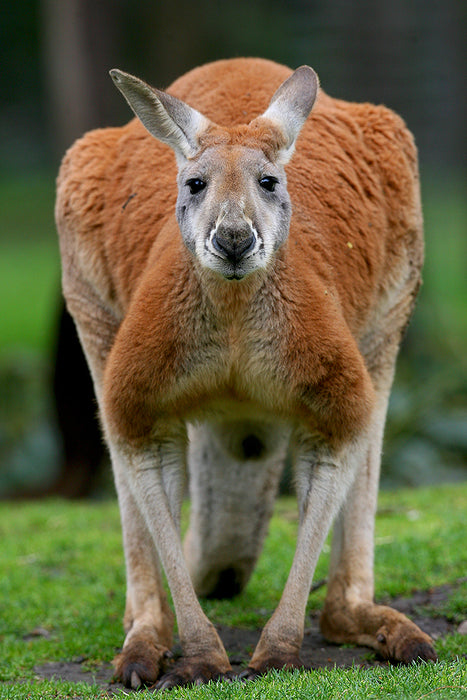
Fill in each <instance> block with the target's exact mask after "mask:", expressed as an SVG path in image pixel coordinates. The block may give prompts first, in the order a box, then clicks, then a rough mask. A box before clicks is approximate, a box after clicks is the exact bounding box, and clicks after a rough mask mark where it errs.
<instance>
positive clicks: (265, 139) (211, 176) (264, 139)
mask: <svg viewBox="0 0 467 700" xmlns="http://www.w3.org/2000/svg"><path fill="white" fill-rule="evenodd" d="M111 76H112V78H113V80H114V82H115V84H116V86H117V87H118V88H119V90H120V91H121V92H122V93H123V95H124V97H125V98H126V100H127V101H128V103H129V105H130V107H131V108H132V109H133V111H134V112H135V114H136V116H137V117H138V118H139V119H140V121H141V122H142V123H143V125H144V126H145V127H146V129H147V130H148V131H149V132H150V133H151V134H152V135H153V136H155V137H156V138H157V139H159V140H160V141H163V142H164V143H166V144H168V145H169V146H171V147H172V148H173V150H174V151H175V155H176V158H177V165H178V199H177V207H176V216H177V220H178V224H179V227H180V231H181V234H182V237H183V240H184V242H185V245H186V246H187V248H188V249H189V250H190V251H191V252H192V253H193V255H194V256H195V257H196V259H197V260H198V262H199V263H200V265H201V266H202V267H207V268H210V269H212V270H214V271H216V272H218V273H219V274H220V275H222V276H223V277H224V278H226V279H237V280H239V279H242V278H243V277H245V275H247V274H249V273H251V272H253V271H254V270H256V269H258V268H263V267H266V266H267V264H268V262H269V261H270V260H271V258H272V257H273V255H274V253H275V251H276V250H277V249H278V248H279V247H280V246H281V245H282V244H283V243H284V241H285V239H286V238H287V235H288V231H289V224H290V216H291V205H290V199H289V195H288V192H287V181H286V175H285V170H284V166H285V165H286V163H287V162H288V161H289V160H290V158H291V156H292V154H293V151H294V147H295V142H296V139H297V137H298V134H299V133H300V129H301V128H302V126H303V124H304V122H305V120H306V118H307V117H308V114H309V113H310V111H311V109H312V107H313V104H314V102H315V99H316V94H317V91H318V78H317V76H316V74H315V72H314V71H313V70H312V69H311V68H309V67H308V66H302V67H301V68H298V69H297V70H296V71H295V72H294V73H293V74H292V75H291V76H290V77H289V78H288V79H287V80H286V81H285V82H284V83H283V84H282V85H281V86H280V87H279V89H278V90H277V91H276V92H275V94H274V95H273V97H272V100H271V103H270V105H269V107H268V108H267V110H266V111H265V112H264V114H262V115H261V116H260V117H257V118H256V119H254V120H253V121H252V122H250V124H242V125H239V126H235V127H229V128H227V127H226V128H224V127H221V126H219V125H217V124H214V123H213V122H211V121H210V120H209V119H207V118H206V117H205V116H203V115H202V114H200V113H199V112H197V111H196V110H195V109H193V108H192V107H189V106H188V105H187V104H185V103H184V102H182V101H181V100H179V99H177V98H175V97H173V96H172V95H168V94H167V93H164V92H161V91H160V90H156V89H154V88H151V87H150V86H149V85H147V84H146V83H144V82H143V81H141V80H139V79H138V78H135V77H134V76H132V75H128V74H127V73H123V72H121V71H119V70H112V71H111Z"/></svg>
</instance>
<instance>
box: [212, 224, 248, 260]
mask: <svg viewBox="0 0 467 700" xmlns="http://www.w3.org/2000/svg"><path fill="white" fill-rule="evenodd" d="M255 243H256V238H255V236H254V234H252V233H251V232H248V235H247V236H244V235H242V234H239V233H238V232H229V231H228V230H227V231H225V230H223V231H216V233H215V234H214V236H213V238H212V244H213V246H214V248H215V249H216V250H217V252H218V253H220V254H221V255H222V257H223V258H226V259H227V260H228V261H229V262H230V263H232V264H236V263H239V262H240V260H241V259H242V258H244V257H245V255H246V254H247V253H249V252H250V250H252V249H253V248H254V246H255Z"/></svg>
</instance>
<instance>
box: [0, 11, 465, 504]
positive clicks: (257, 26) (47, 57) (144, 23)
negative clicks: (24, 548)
mask: <svg viewBox="0 0 467 700" xmlns="http://www.w3.org/2000/svg"><path fill="white" fill-rule="evenodd" d="M0 52H1V55H0V59H1V71H2V90H1V91H0V204H2V206H3V207H4V209H5V212H4V214H5V215H4V216H2V219H3V222H4V224H3V225H4V227H5V228H4V230H1V228H0V256H1V255H2V254H5V255H10V254H12V253H11V251H12V250H16V251H17V255H18V261H20V262H21V260H22V259H23V258H24V256H25V255H27V252H28V250H32V248H30V247H29V246H30V245H32V243H33V242H37V241H38V240H39V239H41V240H42V238H43V239H44V240H47V241H51V240H52V238H53V236H54V232H53V221H52V209H53V179H54V176H55V172H56V170H57V168H58V164H59V161H60V158H61V156H62V154H63V152H64V150H65V149H66V147H67V146H68V145H70V144H71V143H72V142H73V140H74V139H75V138H76V137H78V136H80V135H81V134H82V133H83V132H84V131H86V130H87V129H90V128H95V127H99V126H107V125H115V124H122V123H124V122H125V121H127V120H128V118H129V116H130V114H129V110H128V108H127V106H126V104H125V103H124V101H123V100H122V98H121V96H120V95H119V94H118V93H117V91H116V90H115V88H114V86H113V84H112V82H111V80H110V78H109V76H108V71H109V69H110V68H113V67H118V68H121V69H123V70H126V71H128V72H130V73H135V74H136V75H139V76H140V77H142V78H144V79H145V80H147V81H148V82H150V83H152V84H153V85H155V86H157V87H162V88H163V87H165V86H167V85H168V84H169V83H170V82H171V81H172V80H173V79H175V78H176V77H177V76H179V75H180V74H181V73H183V72H185V71H187V70H189V69H190V68H192V67H194V66H196V65H198V64H200V63H203V62H206V61H210V60H215V59H218V58H224V57H233V56H262V57H265V58H270V59H273V60H276V61H278V62H282V63H285V64H288V65H290V66H291V67H297V66H299V65H301V64H303V63H307V64H309V65H311V66H313V67H314V68H315V70H316V71H317V72H318V74H319V76H320V79H321V85H322V87H323V89H324V90H326V92H328V93H330V94H332V95H334V96H336V97H341V98H344V99H348V100H352V101H370V102H376V103H384V104H386V105H387V106H389V107H391V108H393V109H394V110H396V111H397V112H399V113H400V114H401V115H402V116H403V117H404V118H405V120H406V122H407V124H408V126H409V128H410V129H411V130H412V131H413V133H414V134H415V137H416V141H417V144H418V147H419V153H420V163H421V173H422V184H423V198H424V204H425V218H426V230H427V265H426V270H425V287H424V289H423V292H422V296H421V300H420V303H419V306H418V310H417V313H416V315H415V318H414V322H413V324H412V326H411V330H410V332H409V334H408V337H407V339H406V341H405V344H404V347H403V351H402V355H401V361H400V367H399V372H398V376H397V381H396V387H395V391H394V396H393V400H392V403H391V410H390V421H389V427H388V439H387V442H386V449H385V458H384V469H383V482H384V483H385V484H387V485H393V484H396V483H404V484H417V483H421V482H424V481H438V480H443V479H459V478H465V475H466V471H465V466H466V463H467V400H466V397H467V366H466V359H465V355H466V353H465V351H466V348H467V342H466V336H467V282H466V278H467V275H466V274H465V270H466V268H467V264H466V258H467V244H466V241H467V230H466V216H467V215H466V199H467V198H466V193H467V188H466V183H467V172H466V171H467V160H466V155H467V136H466V133H467V129H466V124H467V99H466V92H467V91H466V72H467V71H466V68H467V3H465V2H461V1H460V0H445V1H444V2H443V1H441V0H392V2H385V1H383V0H374V1H373V2H371V1H370V0H368V1H364V0H354V1H351V0H335V1H334V2H324V1H321V2H319V1H313V0H308V1H307V0H288V1H287V2H280V1H279V0H237V1H236V2H233V3H232V2H223V1H220V0H217V1H210V2H208V1H207V0H198V1H197V2H193V1H188V0H172V1H171V2H160V1H156V2H149V1H147V0H143V1H139V2H132V1H131V0H113V1H111V0H42V2H39V1H38V0H22V1H21V2H19V3H9V4H8V5H5V6H4V7H3V8H2V19H1V24H0ZM31 183H35V184H34V187H35V188H36V189H35V190H34V188H32V185H31ZM38 183H40V184H38ZM12 187H14V192H15V196H14V197H13V195H11V194H4V196H3V197H2V192H5V193H9V192H12V191H13V190H12V189H11V188H12ZM41 187H42V189H41ZM2 188H3V189H2ZM8 188H10V189H8ZM34 192H38V193H42V194H38V195H37V203H36V200H35V199H34ZM25 210H29V215H28V218H27V219H25V218H24V217H25ZM40 212H43V224H41V225H39V223H38V224H37V226H36V225H34V222H35V221H39V219H40ZM23 221H24V222H25V223H24V225H23V224H21V225H20V222H23ZM41 221H42V220H41ZM31 222H33V224H32V225H31ZM21 226H22V228H21ZM17 231H18V232H17ZM13 234H14V235H13ZM13 237H14V238H15V240H17V243H16V248H15V247H14V244H13V242H12V239H13ZM51 245H52V244H51ZM53 245H55V244H53ZM15 259H16V258H14V257H13V258H12V260H15ZM54 260H55V258H54ZM20 262H18V266H20ZM21 264H22V262H21ZM54 264H55V263H54ZM13 267H14V263H13ZM1 270H2V268H1V258H0V273H1ZM41 270H42V272H41ZM7 273H8V274H9V272H8V271H7ZM35 273H37V275H38V280H39V277H40V275H41V274H42V276H43V277H44V276H45V274H46V273H45V267H44V266H43V265H39V262H38V267H37V270H36V272H35ZM35 273H34V274H35ZM12 274H13V273H12ZM47 274H48V276H49V277H51V275H50V274H49V273H47ZM54 274H55V273H54ZM29 276H30V275H29ZM41 279H42V278H41ZM12 280H13V281H12V282H11V283H10V282H8V285H9V286H8V288H7V289H6V292H3V287H2V286H1V280H0V292H1V293H2V294H3V296H5V293H6V294H8V292H9V290H10V289H12V285H14V284H15V278H14V277H12ZM5 285H7V282H6V281H5V282H4V286H5ZM22 289H23V290H24V283H22V282H21V281H19V282H18V294H17V295H16V294H12V295H11V299H10V300H9V301H7V302H5V301H4V302H3V303H4V304H7V303H8V308H9V309H11V308H13V309H14V305H15V304H17V305H18V306H17V309H18V313H19V311H20V309H23V307H24V306H25V305H26V306H27V302H25V301H24V299H23V298H22V295H21V290H22ZM50 289H53V292H52V291H51V292H49V295H50V299H49V301H48V302H47V303H48V306H44V309H43V311H42V312H41V313H42V316H41V319H40V324H41V327H44V328H46V331H44V334H43V340H41V341H40V342H39V341H38V342H36V340H35V339H34V337H33V338H32V340H28V339H26V340H25V338H26V334H25V333H23V334H22V333H21V332H20V331H18V332H17V334H16V335H15V334H14V333H12V332H11V333H10V331H9V330H8V328H7V325H8V323H10V321H8V317H7V316H8V314H6V313H3V312H2V308H3V307H2V306H1V303H0V401H1V402H2V406H0V492H4V493H10V492H11V491H14V492H16V493H21V492H22V491H23V492H27V491H28V489H29V487H30V485H31V483H34V484H35V483H38V484H40V483H42V481H44V482H46V483H48V482H50V481H53V479H54V475H56V474H57V472H58V471H59V469H60V464H62V463H63V451H62V447H61V436H60V434H59V431H58V429H57V421H56V418H55V417H54V402H53V399H52V393H51V388H50V387H51V377H52V374H53V370H54V364H55V354H54V353H55V345H56V338H57V317H58V313H59V291H58V290H59V282H58V272H57V273H56V277H53V279H51V280H50ZM55 290H56V291H55ZM21 313H23V312H21ZM36 321H37V319H36ZM37 322H38V321H37ZM2 323H3V327H4V328H5V329H6V330H5V333H6V335H5V338H7V340H4V342H2ZM25 323H26V322H25ZM23 325H24V324H23ZM37 333H38V331H37ZM11 338H12V340H11ZM41 338H42V336H41ZM70 402H71V403H72V402H73V397H72V396H70ZM76 420H77V421H78V422H79V418H77V419H76Z"/></svg>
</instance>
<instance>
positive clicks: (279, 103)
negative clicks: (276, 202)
mask: <svg viewBox="0 0 467 700" xmlns="http://www.w3.org/2000/svg"><path fill="white" fill-rule="evenodd" d="M318 89H319V78H318V76H317V75H316V73H315V71H314V70H313V68H310V66H301V67H300V68H297V70H296V71H294V72H293V73H292V75H291V76H290V78H287V80H286V81H284V82H283V83H282V85H281V86H280V87H279V89H278V90H276V92H275V93H274V95H273V96H272V99H271V102H270V104H269V107H268V108H267V110H266V111H265V112H264V114H263V115H262V117H260V118H262V119H268V120H270V121H272V122H274V124H275V125H276V126H278V127H279V129H280V131H281V132H282V134H283V135H284V140H285V145H284V148H283V149H282V151H281V153H280V160H281V163H282V164H283V165H285V164H286V163H288V161H289V160H290V158H291V157H292V154H293V152H294V148H295V141H296V140H297V137H298V135H299V133H300V130H301V128H302V126H303V125H304V123H305V121H306V119H307V117H308V115H309V114H310V112H311V110H312V108H313V105H314V103H315V100H316V96H317V94H318Z"/></svg>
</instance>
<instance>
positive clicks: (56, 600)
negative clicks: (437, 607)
mask: <svg viewBox="0 0 467 700" xmlns="http://www.w3.org/2000/svg"><path fill="white" fill-rule="evenodd" d="M466 513H467V484H456V485H455V486H447V485H446V486H443V487H436V488H424V489H420V490H402V491H398V492H386V493H383V494H382V495H381V498H380V508H379V513H378V516H377V546H376V597H377V598H378V599H384V598H386V597H387V596H388V595H391V596H392V595H401V594H402V595H408V594H410V593H411V592H412V591H413V590H414V589H419V588H421V589H428V588H430V587H432V586H435V585H440V584H445V583H454V582H455V581H456V580H458V579H459V578H461V577H463V576H465V574H466V571H467V549H466V547H465V531H466V524H467V523H466ZM296 527H297V519H296V511H295V504H294V502H293V500H292V499H281V500H280V501H279V502H278V505H277V508H276V513H275V515H274V518H273V520H272V522H271V528H270V535H269V537H268V540H267V542H266V546H265V549H264V552H263V555H262V556H261V559H260V561H259V564H258V567H257V569H256V572H255V574H254V575H253V577H252V580H251V582H250V584H249V585H248V587H247V590H246V591H245V592H244V593H243V594H241V595H240V596H239V597H237V598H236V599H235V600H234V601H222V602H217V601H207V602H204V603H203V605H204V608H205V610H206V611H207V613H208V615H209V616H210V618H211V620H212V621H213V622H214V623H216V624H225V625H231V626H243V627H258V626H261V625H263V624H264V622H265V621H266V619H267V618H268V617H269V615H270V614H271V612H272V610H273V609H274V607H275V605H276V604H277V601H278V599H279V596H280V592H281V590H282V587H283V585H284V582H285V579H286V576H287V572H288V568H289V566H290V562H291V559H292V556H293V549H294V541H295V533H296ZM0 540H1V542H2V548H1V550H0V611H1V612H0V681H2V682H1V683H0V698H15V699H16V698H24V697H31V698H34V699H35V698H52V697H61V698H68V697H70V698H71V697H73V698H76V697H80V698H88V697H89V698H90V697H100V691H99V690H98V689H97V687H91V686H87V685H83V684H70V683H63V682H60V681H37V680H34V666H35V665H38V664H41V663H46V662H48V661H58V660H64V661H70V660H73V659H76V658H79V657H81V658H82V657H85V658H86V659H87V660H88V663H89V664H90V665H91V666H92V665H95V664H99V663H101V662H106V661H107V662H108V661H110V660H111V659H112V658H113V656H114V654H115V651H116V649H117V648H118V647H120V646H121V644H122V641H123V632H122V626H121V618H122V615H123V607H124V596H125V576H124V569H123V556H122V548H121V535H120V523H119V516H118V510H117V506H116V503H114V502H113V501H106V502H102V503H96V502H91V503H67V502H62V501H50V502H45V503H21V504H15V505H14V506H12V505H11V504H7V503H4V504H0ZM325 549H326V548H325ZM328 556H329V555H328V552H327V551H325V552H324V553H323V555H322V556H321V559H320V562H319V564H318V569H317V572H316V576H315V579H319V578H322V577H324V576H325V575H326V569H327V561H328ZM265 583H266V585H265ZM323 596H324V590H323V589H320V590H319V591H317V592H316V593H313V594H311V596H310V604H309V605H310V608H316V607H319V606H320V605H321V603H322V600H323ZM466 611H467V587H466V586H463V587H460V588H458V589H457V590H456V592H455V594H454V595H453V597H452V599H451V600H449V601H448V602H447V603H446V604H445V605H444V607H443V610H441V612H442V614H447V615H449V616H450V617H451V618H452V619H453V621H455V622H458V621H460V620H461V619H462V618H463V617H465V613H466ZM432 612H436V611H432ZM38 627H40V628H43V629H45V630H46V631H47V633H48V635H47V636H45V637H44V636H38V637H33V638H31V637H30V633H31V632H32V631H33V630H34V629H36V628H38ZM437 650H438V653H439V656H440V662H439V663H437V664H427V665H423V664H422V665H418V666H414V667H413V668H392V667H389V668H388V667H384V668H379V667H374V668H372V669H369V670H362V669H359V668H354V669H347V670H339V669H334V670H319V671H313V672H309V673H293V674H287V673H285V674H284V673H272V674H269V675H268V676H267V677H266V678H264V679H261V680H259V681H258V682H255V683H248V684H246V685H240V684H237V683H233V684H217V685H216V684H211V685H209V686H207V687H204V688H194V689H179V690H175V691H171V693H170V694H168V695H167V696H166V697H167V698H169V697H173V698H193V699H194V698H207V697H215V698H239V697H241V698H243V697H244V698H258V699H259V698H276V697H277V698H279V697H281V698H283V697H287V698H314V697H316V698H318V697H319V698H339V697H351V698H357V699H359V698H362V699H363V698H380V697H397V698H405V697H407V698H417V697H419V698H422V697H424V696H429V697H430V698H451V697H452V698H463V697H466V698H467V690H466V687H467V675H466V674H467V671H466V662H465V660H463V659H462V655H465V654H466V653H467V640H466V638H465V637H461V636H460V635H452V636H450V637H448V638H446V639H445V640H439V641H438V642H437ZM456 657H458V658H457V660H456ZM19 681H21V683H19ZM26 681H27V683H28V685H25V682H26ZM139 697H142V698H144V697H153V696H152V695H151V694H150V693H148V692H146V693H142V694H141V695H140V696H139Z"/></svg>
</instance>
